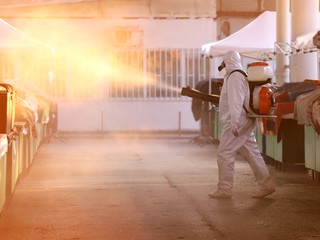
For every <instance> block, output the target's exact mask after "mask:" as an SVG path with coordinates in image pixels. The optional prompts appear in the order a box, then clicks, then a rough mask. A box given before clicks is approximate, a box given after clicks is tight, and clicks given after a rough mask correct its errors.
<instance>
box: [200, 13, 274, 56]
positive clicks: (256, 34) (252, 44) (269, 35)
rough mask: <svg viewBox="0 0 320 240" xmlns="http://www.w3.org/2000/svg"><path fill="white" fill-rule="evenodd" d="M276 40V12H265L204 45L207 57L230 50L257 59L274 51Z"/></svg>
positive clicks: (203, 51)
mask: <svg viewBox="0 0 320 240" xmlns="http://www.w3.org/2000/svg"><path fill="white" fill-rule="evenodd" d="M275 42H276V12H269V11H266V12H263V13H262V14H261V15H259V16H258V17H257V18H256V19H255V20H253V21H252V22H251V23H249V24H248V25H246V26H245V27H244V28H242V29H240V30H239V31H237V32H235V33H233V34H232V35H230V36H229V37H226V38H224V39H222V40H220V41H216V42H212V43H207V44H204V45H202V47H201V52H202V55H203V56H206V57H219V56H221V55H223V54H224V53H226V52H227V51H230V50H236V51H238V52H239V53H241V55H245V56H248V57H252V58H256V59H265V58H266V56H268V57H269V53H273V51H274V44H275Z"/></svg>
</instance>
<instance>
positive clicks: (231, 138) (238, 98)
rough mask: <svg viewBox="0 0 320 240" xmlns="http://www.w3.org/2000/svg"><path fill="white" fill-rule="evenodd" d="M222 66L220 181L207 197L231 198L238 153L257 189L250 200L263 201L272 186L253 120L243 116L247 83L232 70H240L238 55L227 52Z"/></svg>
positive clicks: (246, 101) (247, 94)
mask: <svg viewBox="0 0 320 240" xmlns="http://www.w3.org/2000/svg"><path fill="white" fill-rule="evenodd" d="M223 64H224V66H225V71H226V73H225V76H224V84H223V87H222V89H221V94H220V101H219V111H220V116H221V122H222V125H223V130H222V135H221V139H220V144H219V147H218V156H217V161H218V169H219V182H218V186H217V190H216V192H213V193H209V194H208V195H209V197H211V198H231V197H232V188H233V178H234V165H235V155H236V154H237V152H238V151H239V153H240V154H241V155H242V156H243V157H244V158H245V159H246V160H247V161H248V163H249V165H250V167H251V169H252V171H253V174H254V176H255V178H256V181H257V183H258V186H259V189H258V191H257V192H256V193H254V194H253V195H252V197H254V198H263V197H266V196H268V195H269V194H271V193H273V192H274V191H275V187H274V183H273V181H272V179H271V176H270V174H269V171H268V168H267V166H266V164H265V162H264V159H263V157H262V155H261V153H260V149H259V146H258V144H257V142H256V139H255V136H254V132H253V131H254V129H255V127H256V120H255V119H254V118H249V117H247V116H246V109H249V100H250V99H249V98H250V90H249V83H248V82H247V79H246V76H245V75H244V74H243V73H241V72H240V71H234V70H242V66H241V57H240V54H239V53H238V52H236V51H229V52H227V53H226V54H225V55H224V57H223ZM242 71H243V70H242Z"/></svg>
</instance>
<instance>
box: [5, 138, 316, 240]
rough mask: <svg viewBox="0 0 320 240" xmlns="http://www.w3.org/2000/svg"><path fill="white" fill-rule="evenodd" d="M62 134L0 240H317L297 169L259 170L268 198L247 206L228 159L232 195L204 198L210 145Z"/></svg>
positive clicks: (307, 189) (302, 174) (311, 195)
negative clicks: (266, 179)
mask: <svg viewBox="0 0 320 240" xmlns="http://www.w3.org/2000/svg"><path fill="white" fill-rule="evenodd" d="M65 137H66V138H65V139H64V140H66V141H62V140H61V139H52V140H51V142H50V143H48V144H44V145H42V146H41V147H40V149H39V151H38V154H37V156H36V159H35V161H34V163H33V165H32V167H31V169H30V171H29V173H28V175H27V176H26V177H24V178H23V179H22V180H21V182H20V183H19V184H18V186H17V187H16V190H15V193H14V195H13V198H12V199H11V201H10V202H9V203H8V204H7V206H6V208H5V209H4V210H3V212H2V214H1V217H0V239H1V240H15V239H16V240H24V239H25V240H40V239H41V240H46V239H59V240H60V239H62V240H89V239H90V240H170V239H188V240H195V239H199V240H207V239H208V240H209V239H210V240H215V239H216V240H220V239H221V240H222V239H226V240H229V239H230V240H238V239H239V240H240V239H246V240H250V239H253V240H256V239H259V240H271V239H272V240H274V239H279V240H286V239H288V240H289V239H290V240H293V239H294V240H299V239H303V240H306V239H307V240H309V239H310V240H314V239H320V186H319V183H316V182H315V181H313V180H312V179H311V178H310V177H309V176H308V172H307V171H306V170H305V169H302V168H287V171H286V172H280V171H279V170H277V169H275V168H274V167H273V166H269V169H270V172H271V173H272V175H273V177H274V180H275V182H276V186H277V191H276V193H274V194H272V195H271V196H269V197H267V198H265V199H262V200H257V199H253V198H251V197H250V193H252V192H253V191H254V190H255V189H256V186H255V183H254V178H253V175H252V173H251V170H250V169H249V167H248V165H247V163H246V162H244V161H243V160H242V159H241V157H238V159H237V162H236V173H235V186H234V196H233V198H232V199H230V200H214V199H210V198H209V197H208V196H207V193H208V192H210V191H213V190H214V189H215V186H216V184H217V163H216V152H217V145H214V144H210V145H205V146H202V147H201V146H199V145H198V144H196V143H192V142H190V139H191V137H192V136H180V137H177V136H172V135H171V136H167V135H158V136H157V135H140V136H139V135H121V136H116V135H105V136H104V137H101V136H96V137H95V136H86V137H79V136H65Z"/></svg>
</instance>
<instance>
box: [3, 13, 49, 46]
mask: <svg viewBox="0 0 320 240" xmlns="http://www.w3.org/2000/svg"><path fill="white" fill-rule="evenodd" d="M0 35H1V38H0V49H1V48H27V47H39V46H41V47H44V46H46V45H45V44H44V43H42V42H39V41H37V40H35V39H33V38H31V37H29V36H28V35H27V34H25V33H24V32H22V31H20V30H18V29H16V28H15V27H13V26H11V25H10V24H8V23H7V22H5V21H4V20H2V19H0Z"/></svg>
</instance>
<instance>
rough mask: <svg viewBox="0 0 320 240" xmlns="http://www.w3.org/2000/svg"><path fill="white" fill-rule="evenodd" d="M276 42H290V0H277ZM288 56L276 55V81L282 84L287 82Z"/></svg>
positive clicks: (288, 73)
mask: <svg viewBox="0 0 320 240" xmlns="http://www.w3.org/2000/svg"><path fill="white" fill-rule="evenodd" d="M276 8H277V42H278V43H291V20H290V0H277V6H276ZM289 64H290V62H289V56H286V55H285V54H277V55H276V71H275V75H276V82H277V85H283V84H284V83H286V82H289V75H290V72H289Z"/></svg>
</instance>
